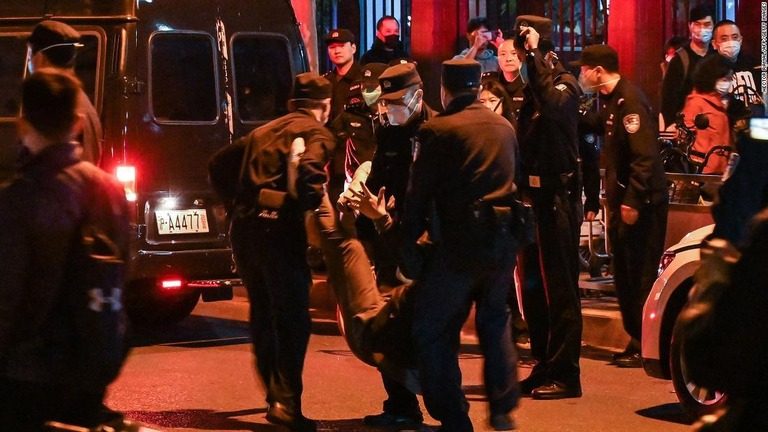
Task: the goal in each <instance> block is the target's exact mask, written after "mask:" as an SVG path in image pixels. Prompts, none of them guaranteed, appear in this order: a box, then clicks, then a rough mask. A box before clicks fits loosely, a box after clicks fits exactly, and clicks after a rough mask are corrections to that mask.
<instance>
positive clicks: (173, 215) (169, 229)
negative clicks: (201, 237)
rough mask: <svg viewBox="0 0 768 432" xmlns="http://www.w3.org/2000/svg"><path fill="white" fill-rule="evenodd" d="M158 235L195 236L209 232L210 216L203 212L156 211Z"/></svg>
mask: <svg viewBox="0 0 768 432" xmlns="http://www.w3.org/2000/svg"><path fill="white" fill-rule="evenodd" d="M155 219H156V220H157V232H158V234H161V235H165V234H194V233H207V232H208V215H207V214H206V212H205V209H201V210H158V211H155Z"/></svg>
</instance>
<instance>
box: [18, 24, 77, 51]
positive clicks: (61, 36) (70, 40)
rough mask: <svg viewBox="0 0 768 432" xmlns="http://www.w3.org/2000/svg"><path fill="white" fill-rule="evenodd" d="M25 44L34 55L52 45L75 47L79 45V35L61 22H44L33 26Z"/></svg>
mask: <svg viewBox="0 0 768 432" xmlns="http://www.w3.org/2000/svg"><path fill="white" fill-rule="evenodd" d="M27 43H29V45H30V47H31V48H32V53H33V54H34V53H37V52H38V51H40V50H41V49H45V48H49V47H52V46H54V45H70V46H76V45H77V44H79V43H80V33H78V32H77V30H75V29H73V28H72V27H70V26H69V25H67V24H64V23H63V22H61V21H54V20H45V21H43V22H41V23H40V24H38V25H37V26H35V28H34V29H33V30H32V34H30V35H29V38H28V39H27Z"/></svg>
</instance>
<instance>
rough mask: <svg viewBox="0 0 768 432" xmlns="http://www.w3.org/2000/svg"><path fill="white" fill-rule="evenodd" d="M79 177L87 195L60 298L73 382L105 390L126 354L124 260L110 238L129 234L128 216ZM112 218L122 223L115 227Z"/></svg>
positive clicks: (79, 187)
mask: <svg viewBox="0 0 768 432" xmlns="http://www.w3.org/2000/svg"><path fill="white" fill-rule="evenodd" d="M78 165H79V164H78ZM75 166H77V165H75ZM81 173H82V171H79V170H78V171H77V173H76V174H75V176H77V177H85V178H84V180H85V181H82V182H80V181H77V182H72V183H78V184H77V185H76V186H75V187H76V188H77V189H79V190H80V191H81V193H82V195H83V196H84V197H85V198H84V201H83V202H84V205H83V209H84V210H83V216H82V218H81V219H80V226H79V228H78V229H77V231H76V234H75V235H74V238H73V245H72V249H71V253H70V256H69V262H68V266H67V269H68V274H67V288H66V291H65V293H64V296H65V298H66V300H65V301H66V307H67V308H68V309H69V310H70V311H72V312H73V313H72V317H73V335H72V336H73V338H72V356H73V358H72V360H73V362H72V365H73V371H72V372H73V378H75V379H76V380H77V381H76V382H79V383H83V385H84V386H86V387H91V388H96V389H100V388H101V389H103V388H104V387H106V386H107V385H108V384H109V383H110V382H112V381H113V380H114V379H115V378H116V377H117V375H118V373H119V372H120V368H121V367H122V365H123V362H124V361H125V358H126V357H127V354H128V351H127V348H126V345H125V313H124V311H123V305H122V294H123V288H124V285H125V279H126V270H127V264H126V260H127V258H128V257H127V256H125V253H126V252H127V251H126V250H124V249H126V248H121V247H120V244H119V239H114V238H111V236H110V234H109V233H110V232H113V233H114V232H116V231H115V230H116V229H117V230H120V229H125V230H126V233H127V217H128V215H127V212H126V214H119V213H116V210H115V208H114V206H113V203H112V202H111V201H110V196H109V194H108V193H106V191H104V190H103V188H100V187H99V186H100V185H98V184H97V183H95V182H94V181H92V180H91V179H89V178H88V177H87V175H85V176H83V175H82V174H81ZM123 209H124V208H123ZM123 209H121V210H119V211H122V210H123ZM110 210H111V211H112V212H111V213H110ZM116 218H122V221H121V222H124V223H115V221H116ZM123 225H126V227H123ZM117 235H124V234H123V233H118V234H117Z"/></svg>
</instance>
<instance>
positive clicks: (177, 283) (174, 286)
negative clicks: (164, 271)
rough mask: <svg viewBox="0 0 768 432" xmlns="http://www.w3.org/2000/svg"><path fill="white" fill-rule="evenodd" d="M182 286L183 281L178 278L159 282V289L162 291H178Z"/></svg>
mask: <svg viewBox="0 0 768 432" xmlns="http://www.w3.org/2000/svg"><path fill="white" fill-rule="evenodd" d="M183 286H184V281H183V280H182V279H179V278H167V279H161V280H160V289H162V290H163V291H178V290H180V289H181V288H182V287H183Z"/></svg>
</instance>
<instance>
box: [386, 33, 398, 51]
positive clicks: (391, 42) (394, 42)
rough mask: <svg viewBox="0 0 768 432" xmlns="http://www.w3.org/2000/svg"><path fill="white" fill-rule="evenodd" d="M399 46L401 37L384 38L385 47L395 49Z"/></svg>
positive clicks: (394, 35)
mask: <svg viewBox="0 0 768 432" xmlns="http://www.w3.org/2000/svg"><path fill="white" fill-rule="evenodd" d="M398 45H400V35H396V34H391V35H389V36H384V46H386V47H387V48H391V49H395V48H397V46H398Z"/></svg>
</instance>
